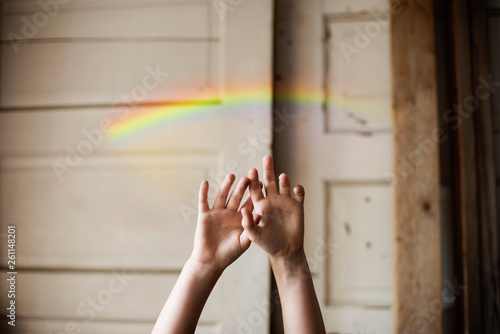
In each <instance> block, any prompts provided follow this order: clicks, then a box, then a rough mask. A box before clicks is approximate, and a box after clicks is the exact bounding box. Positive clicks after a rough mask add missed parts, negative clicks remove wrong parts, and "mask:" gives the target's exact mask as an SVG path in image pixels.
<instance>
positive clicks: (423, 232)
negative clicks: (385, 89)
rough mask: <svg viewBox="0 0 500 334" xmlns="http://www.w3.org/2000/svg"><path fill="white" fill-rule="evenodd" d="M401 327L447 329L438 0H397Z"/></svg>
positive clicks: (397, 307) (397, 319)
mask: <svg viewBox="0 0 500 334" xmlns="http://www.w3.org/2000/svg"><path fill="white" fill-rule="evenodd" d="M392 6H393V8H397V7H398V6H400V7H401V8H402V10H400V11H393V12H394V14H392V16H391V36H392V41H391V44H392V45H391V48H392V78H393V93H392V94H393V150H394V153H393V174H394V179H393V194H394V238H395V240H394V255H395V271H394V276H395V283H394V289H395V291H394V292H395V293H394V332H395V333H441V332H442V324H441V322H442V321H441V312H442V310H441V303H442V302H441V230H440V226H441V211H440V186H439V185H440V179H439V148H438V142H439V139H438V136H439V132H437V130H438V111H437V83H436V56H435V37H434V10H433V1H432V0H413V1H398V0H393V1H392Z"/></svg>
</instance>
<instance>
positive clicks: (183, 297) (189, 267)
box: [152, 174, 253, 334]
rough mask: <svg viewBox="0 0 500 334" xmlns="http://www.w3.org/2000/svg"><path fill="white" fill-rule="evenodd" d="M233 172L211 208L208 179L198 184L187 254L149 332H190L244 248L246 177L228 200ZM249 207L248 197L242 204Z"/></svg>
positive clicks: (175, 333)
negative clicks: (195, 219)
mask: <svg viewBox="0 0 500 334" xmlns="http://www.w3.org/2000/svg"><path fill="white" fill-rule="evenodd" d="M234 178H235V177H234V175H233V174H230V175H228V176H226V178H225V179H224V182H223V183H222V186H221V188H220V189H219V191H218V193H217V196H216V198H215V201H214V206H213V208H212V209H210V207H209V206H208V200H207V194H208V182H207V181H203V183H202V184H201V186H200V194H199V205H198V206H199V207H198V223H197V226H196V233H195V238H194V248H193V253H192V254H191V257H190V258H189V260H188V261H187V262H186V264H185V265H184V268H183V269H182V272H181V274H180V276H179V278H178V279H177V282H176V283H175V286H174V288H173V290H172V292H171V293H170V296H169V297H168V300H167V302H166V303H165V306H164V307H163V310H162V311H161V313H160V316H159V317H158V320H157V321H156V324H155V327H154V328H153V331H152V333H153V334H178V333H187V334H188V333H189V334H190V333H194V331H195V329H196V324H197V323H198V319H199V318H200V314H201V312H202V310H203V307H204V305H205V303H206V301H207V299H208V296H209V295H210V292H211V291H212V289H213V287H214V286H215V284H216V283H217V280H218V279H219V277H220V275H221V274H222V272H223V271H224V269H225V268H226V267H227V266H229V265H230V264H231V263H232V262H233V261H234V260H236V259H237V258H238V257H239V256H240V255H241V254H243V252H245V251H246V250H247V249H248V247H250V243H251V242H250V239H249V238H248V236H247V234H246V233H245V232H244V230H243V227H241V219H242V216H241V213H240V212H239V211H238V208H239V206H240V203H241V200H242V198H243V195H244V193H245V190H246V188H247V187H248V184H249V183H250V180H249V179H248V178H246V177H244V178H242V179H241V180H240V182H239V183H238V185H237V186H236V189H235V190H234V191H233V193H232V194H231V196H230V197H229V200H228V199H227V197H228V195H229V191H230V189H231V186H232V185H233V183H234ZM242 207H244V208H245V209H246V210H248V211H251V210H253V204H252V201H251V199H250V198H249V199H248V200H247V201H246V202H245V203H244V204H243V206H242Z"/></svg>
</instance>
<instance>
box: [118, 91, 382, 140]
mask: <svg viewBox="0 0 500 334" xmlns="http://www.w3.org/2000/svg"><path fill="white" fill-rule="evenodd" d="M193 100H194V99H193ZM198 100H200V98H198ZM274 100H275V101H276V102H279V103H280V104H285V105H287V104H290V105H293V106H294V107H297V106H298V107H313V106H318V105H321V104H322V103H323V102H324V100H325V99H324V94H323V93H322V92H320V93H318V92H313V91H309V90H306V89H301V90H300V91H299V92H296V93H293V94H290V95H278V96H275V97H274ZM270 101H272V97H271V93H270V92H269V91H268V90H245V91H244V92H243V91H242V92H230V93H228V94H227V95H226V96H225V97H224V98H223V99H222V101H221V102H222V104H221V106H222V107H224V110H234V109H233V108H241V107H242V106H256V107H258V106H259V105H262V106H268V105H269V104H270ZM218 103H219V101H207V100H206V99H204V100H202V101H200V102H181V103H170V104H165V105H158V106H154V107H150V108H147V109H141V111H140V112H136V113H131V114H129V115H127V116H126V117H123V116H122V117H123V119H120V118H118V117H116V119H113V120H112V128H111V130H110V132H109V134H108V136H109V137H110V138H111V139H113V140H115V139H121V138H124V137H127V136H129V135H133V134H135V133H137V132H142V131H144V130H148V129H151V128H152V127H157V126H158V125H161V124H172V123H173V121H175V120H185V119H190V118H192V117H194V116H201V115H203V114H207V113H210V112H214V108H208V107H209V106H217V105H218ZM328 105H329V106H333V107H337V108H341V109H345V110H349V111H350V112H352V113H355V114H358V115H361V116H363V115H365V116H366V115H371V116H370V117H373V116H382V115H384V114H386V113H387V111H386V110H382V109H380V108H379V109H380V110H377V106H374V105H371V104H370V105H369V104H367V103H363V102H360V101H359V100H354V99H350V100H348V99H346V98H345V97H342V96H332V95H331V94H330V95H329V98H328ZM368 110H369V112H367V111H368Z"/></svg>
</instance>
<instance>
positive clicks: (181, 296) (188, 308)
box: [152, 259, 222, 334]
mask: <svg viewBox="0 0 500 334" xmlns="http://www.w3.org/2000/svg"><path fill="white" fill-rule="evenodd" d="M221 274H222V272H221V271H219V270H216V269H213V268H212V267H209V266H206V265H201V264H199V263H197V262H196V261H193V260H191V259H190V260H188V261H187V262H186V264H185V265H184V268H183V269H182V272H181V274H180V275H179V278H178V279H177V282H176V283H175V286H174V288H173V290H172V292H171V293H170V296H169V297H168V300H167V302H166V303H165V306H164V307H163V309H162V311H161V313H160V316H159V317H158V320H157V321H156V324H155V327H154V328H153V331H152V334H171V333H172V334H173V333H175V334H184V333H186V334H188V333H194V331H195V329H196V325H197V323H198V319H199V318H200V315H201V312H202V310H203V307H204V306H205V303H206V301H207V299H208V296H209V295H210V293H211V292H212V289H213V287H214V286H215V283H216V282H217V280H218V279H219V277H220V275H221Z"/></svg>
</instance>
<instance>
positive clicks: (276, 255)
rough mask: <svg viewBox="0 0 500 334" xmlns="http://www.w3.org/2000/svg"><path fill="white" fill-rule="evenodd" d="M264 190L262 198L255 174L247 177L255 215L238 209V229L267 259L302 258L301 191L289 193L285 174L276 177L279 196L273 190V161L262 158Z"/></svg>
mask: <svg viewBox="0 0 500 334" xmlns="http://www.w3.org/2000/svg"><path fill="white" fill-rule="evenodd" d="M263 165H264V187H265V189H266V197H264V195H263V194H262V191H261V189H260V186H259V178H258V173H257V170H255V169H252V170H251V171H250V173H249V177H250V180H251V183H250V194H251V198H252V202H253V205H254V206H255V214H254V215H253V216H252V214H251V210H249V209H247V208H243V209H242V214H243V220H242V226H243V227H244V229H245V232H247V234H248V237H249V238H250V240H252V242H254V243H256V244H257V245H259V246H260V247H261V248H262V249H263V250H265V251H266V252H267V253H268V254H269V256H270V257H271V259H276V260H287V259H291V258H295V257H303V254H304V188H303V187H302V186H297V187H295V188H294V189H293V192H294V193H295V197H294V198H292V193H291V187H290V180H289V179H288V176H287V175H286V174H281V175H280V177H279V187H280V189H279V190H280V193H279V194H278V188H277V186H276V181H275V176H274V167H273V159H272V157H270V156H267V157H265V158H264V162H263Z"/></svg>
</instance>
